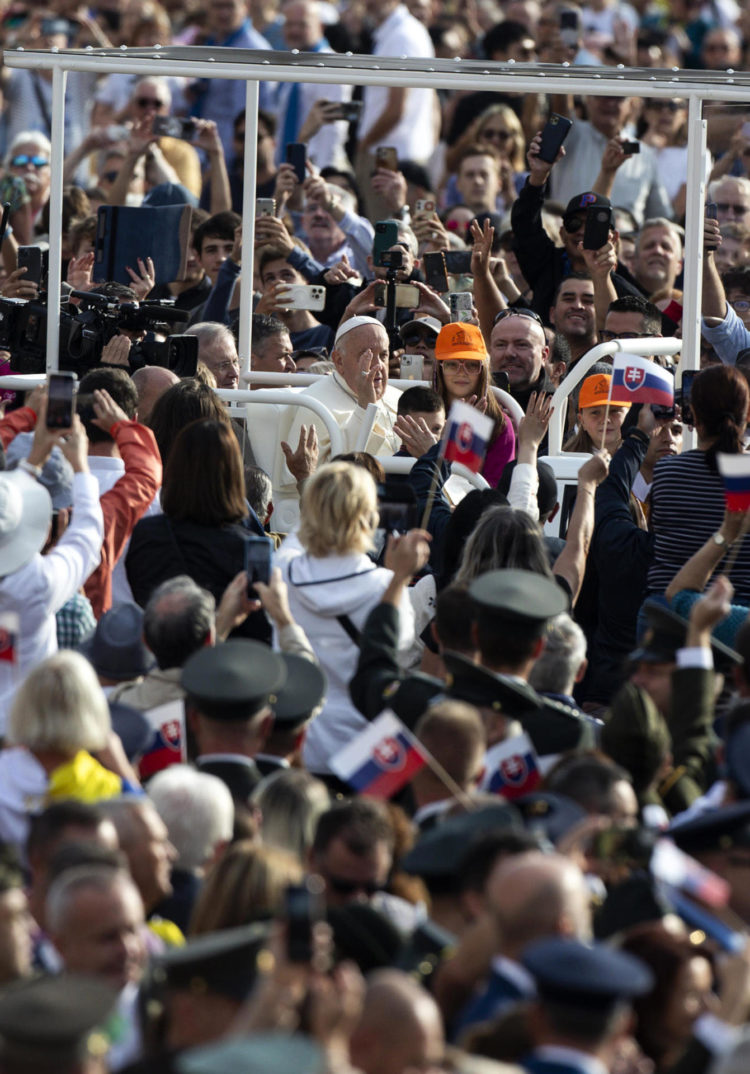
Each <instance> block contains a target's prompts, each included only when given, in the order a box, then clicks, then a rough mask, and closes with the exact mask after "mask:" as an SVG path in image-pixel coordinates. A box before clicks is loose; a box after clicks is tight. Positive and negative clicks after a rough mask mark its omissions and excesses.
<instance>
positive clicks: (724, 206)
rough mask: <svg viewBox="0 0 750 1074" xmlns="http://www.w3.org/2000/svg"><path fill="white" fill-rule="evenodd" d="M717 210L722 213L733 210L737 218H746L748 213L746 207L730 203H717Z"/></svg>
mask: <svg viewBox="0 0 750 1074" xmlns="http://www.w3.org/2000/svg"><path fill="white" fill-rule="evenodd" d="M716 208H717V209H718V210H719V212H720V213H728V212H729V211H730V210H731V211H732V212H733V213H735V215H736V216H744V215H745V213H746V212H747V206H746V205H733V204H732V203H731V202H729V201H717V202H716Z"/></svg>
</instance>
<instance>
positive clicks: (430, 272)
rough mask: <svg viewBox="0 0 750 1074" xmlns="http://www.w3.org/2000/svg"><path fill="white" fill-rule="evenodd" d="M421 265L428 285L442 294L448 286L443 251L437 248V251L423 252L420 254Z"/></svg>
mask: <svg viewBox="0 0 750 1074" xmlns="http://www.w3.org/2000/svg"><path fill="white" fill-rule="evenodd" d="M422 265H423V267H424V274H425V279H426V281H427V284H428V286H430V287H431V288H432V289H433V291H437V292H438V293H439V294H441V295H444V294H445V292H446V291H447V290H448V288H449V286H450V284H449V283H448V272H447V269H446V267H445V251H443V250H438V251H437V253H430V254H424V255H423V256H422Z"/></svg>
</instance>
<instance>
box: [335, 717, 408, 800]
mask: <svg viewBox="0 0 750 1074" xmlns="http://www.w3.org/2000/svg"><path fill="white" fill-rule="evenodd" d="M426 764H427V759H426V756H425V753H424V751H423V749H422V748H421V746H420V745H419V743H418V742H417V740H416V739H415V738H414V737H413V736H412V735H411V734H410V733H409V731H407V729H406V728H405V727H404V725H403V724H402V723H401V721H400V720H399V718H398V717H397V716H396V715H394V713H393V712H391V711H390V710H389V709H386V711H385V712H383V713H381V714H380V716H378V718H377V719H376V720H373V722H372V723H371V724H368V726H367V727H366V728H365V730H364V731H362V732H360V734H358V735H357V736H356V738H354V739H352V741H351V742H349V743H348V745H346V746H344V748H343V749H342V750H339V752H338V753H336V754H334V756H333V757H332V758H331V769H332V770H333V771H334V772H335V773H336V775H337V776H338V777H339V778H340V779H343V780H344V781H345V782H346V783H348V784H349V785H350V786H352V787H354V789H355V790H357V791H359V793H360V794H367V795H370V797H372V798H390V797H391V795H394V794H396V792H397V791H400V790H401V788H402V787H403V786H405V784H407V783H408V782H409V780H410V779H411V778H412V776H414V775H415V774H416V773H417V772H419V770H420V769H421V768H424V766H425V765H426Z"/></svg>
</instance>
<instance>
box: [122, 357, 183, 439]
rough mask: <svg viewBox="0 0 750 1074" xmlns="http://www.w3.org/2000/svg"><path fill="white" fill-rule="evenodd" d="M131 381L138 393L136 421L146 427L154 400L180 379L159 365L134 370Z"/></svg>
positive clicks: (154, 403)
mask: <svg viewBox="0 0 750 1074" xmlns="http://www.w3.org/2000/svg"><path fill="white" fill-rule="evenodd" d="M131 379H132V381H133V384H135V390H136V391H137V392H138V421H139V422H140V423H141V424H142V425H148V424H149V422H150V421H151V414H152V413H153V410H154V406H155V405H156V400H157V399H158V398H159V396H161V395H164V392H165V391H166V390H167V389H168V388H171V387H172V385H173V384H178V383H179V380H180V378H179V377H178V376H177V374H176V373H173V372H172V370H171V369H164V368H163V367H162V366H160V365H144V366H143V368H142V369H136V371H135V373H133V376H132V377H131Z"/></svg>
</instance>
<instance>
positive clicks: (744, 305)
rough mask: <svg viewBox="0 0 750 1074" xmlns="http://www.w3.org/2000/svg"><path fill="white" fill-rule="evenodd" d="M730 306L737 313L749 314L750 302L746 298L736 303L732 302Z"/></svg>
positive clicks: (737, 300) (739, 299)
mask: <svg viewBox="0 0 750 1074" xmlns="http://www.w3.org/2000/svg"><path fill="white" fill-rule="evenodd" d="M729 305H730V306H731V307H732V309H733V310H734V311H735V313H747V311H748V310H750V301H748V300H747V299H746V298H738V299H736V301H734V302H730V303H729Z"/></svg>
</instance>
